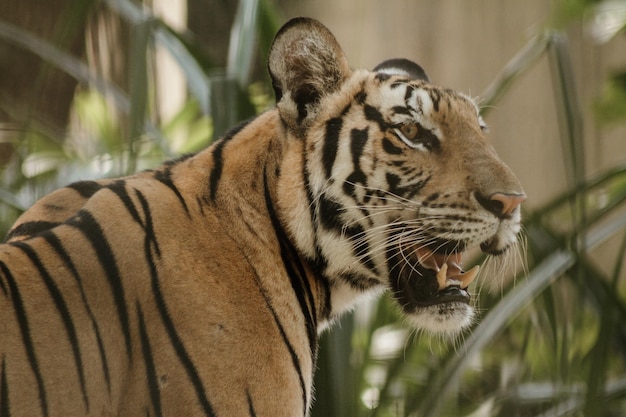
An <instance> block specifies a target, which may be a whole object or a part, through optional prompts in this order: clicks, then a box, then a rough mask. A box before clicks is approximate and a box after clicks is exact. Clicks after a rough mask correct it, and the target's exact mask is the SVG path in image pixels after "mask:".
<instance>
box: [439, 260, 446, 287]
mask: <svg viewBox="0 0 626 417" xmlns="http://www.w3.org/2000/svg"><path fill="white" fill-rule="evenodd" d="M447 274H448V264H443V265H441V269H439V272H437V282H438V283H439V289H440V290H443V289H445V288H446V287H447V286H448V285H447V284H446V281H447V280H448V277H447Z"/></svg>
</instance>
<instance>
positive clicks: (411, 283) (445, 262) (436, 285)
mask: <svg viewBox="0 0 626 417" xmlns="http://www.w3.org/2000/svg"><path fill="white" fill-rule="evenodd" d="M447 247H454V248H455V250H446V249H445V248H447ZM435 248H436V249H435ZM435 248H434V247H433V246H416V247H413V248H411V250H409V251H407V250H406V248H404V249H399V253H398V254H397V255H396V256H397V259H396V260H395V262H396V263H395V265H396V267H395V268H394V269H395V271H394V273H393V274H392V275H393V277H392V286H393V287H394V290H395V291H394V295H395V297H396V298H397V300H398V302H399V303H400V305H401V306H402V307H403V309H404V310H405V311H406V312H407V313H415V312H416V310H419V309H420V308H424V307H430V306H440V307H444V308H445V306H451V305H453V304H454V303H463V304H466V305H467V304H469V303H470V301H471V295H470V293H469V291H468V287H469V286H470V284H471V283H472V282H473V281H474V280H475V279H476V276H477V275H478V271H479V269H480V267H479V266H478V265H476V266H474V267H473V268H471V269H469V270H468V271H465V270H464V269H463V267H462V266H461V265H462V257H463V253H464V248H463V247H462V246H461V245H458V244H455V245H452V244H447V245H441V244H440V245H438V246H435ZM393 281H395V283H394V282H393Z"/></svg>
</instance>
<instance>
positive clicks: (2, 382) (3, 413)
mask: <svg viewBox="0 0 626 417" xmlns="http://www.w3.org/2000/svg"><path fill="white" fill-rule="evenodd" d="M10 412H11V409H10V404H9V383H8V381H7V370H6V363H5V362H4V356H3V357H2V370H0V417H10V414H9V413H10Z"/></svg>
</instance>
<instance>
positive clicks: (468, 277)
mask: <svg viewBox="0 0 626 417" xmlns="http://www.w3.org/2000/svg"><path fill="white" fill-rule="evenodd" d="M479 269H480V266H478V265H476V266H475V267H473V268H472V269H470V270H469V271H467V272H466V273H464V274H462V275H459V276H456V277H455V278H456V279H459V280H460V281H461V283H462V284H461V288H463V289H465V288H467V287H469V285H470V284H471V283H472V281H474V279H476V275H478V270H479Z"/></svg>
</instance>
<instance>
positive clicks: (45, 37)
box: [0, 0, 626, 417]
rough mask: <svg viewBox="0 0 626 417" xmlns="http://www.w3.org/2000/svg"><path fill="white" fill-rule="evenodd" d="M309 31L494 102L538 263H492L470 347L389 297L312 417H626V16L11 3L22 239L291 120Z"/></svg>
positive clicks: (516, 5) (105, 0)
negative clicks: (155, 170)
mask: <svg viewBox="0 0 626 417" xmlns="http://www.w3.org/2000/svg"><path fill="white" fill-rule="evenodd" d="M300 15H305V16H310V17H314V18H317V19H319V20H321V21H322V22H323V23H324V24H325V25H326V26H328V27H329V28H330V30H331V31H332V32H333V33H334V34H335V36H336V37H337V39H338V40H339V42H340V44H341V45H342V46H343V48H344V50H345V52H346V54H347V56H348V58H349V61H350V63H351V65H352V66H353V67H355V68H361V67H363V68H373V67H374V66H375V65H376V64H377V63H379V62H381V61H383V60H385V59H387V58H393V57H405V58H409V59H412V60H414V61H416V62H418V63H420V64H421V65H422V66H423V67H424V68H425V69H426V71H427V73H428V74H429V76H430V78H431V80H432V81H433V82H434V83H436V84H440V85H443V86H446V87H450V88H453V89H456V90H460V91H462V92H465V93H467V94H469V95H471V96H474V97H477V98H478V101H479V103H480V105H481V110H482V112H483V114H484V117H485V119H486V121H487V123H488V124H489V126H490V134H489V135H490V138H491V140H492V142H493V144H494V146H495V147H496V149H497V151H498V153H499V155H500V156H501V158H502V159H503V160H504V161H506V162H507V163H508V164H509V165H510V166H511V168H512V169H513V171H515V172H516V173H517V175H518V177H519V178H520V180H521V182H522V184H523V185H524V187H525V190H526V193H527V194H528V201H527V203H525V207H524V211H525V213H524V217H525V221H524V231H525V233H524V239H523V240H524V241H523V244H522V247H523V250H522V251H521V252H522V253H521V255H520V257H519V259H518V260H517V262H511V263H510V264H507V265H501V264H498V263H496V262H490V260H487V263H486V265H485V267H484V268H483V269H482V271H483V272H482V276H481V277H480V283H479V284H477V286H476V288H475V289H474V290H473V292H474V293H475V295H476V298H477V303H478V306H479V309H480V311H481V318H480V321H479V323H477V324H476V325H475V327H474V329H473V331H472V332H471V333H468V334H467V335H464V336H463V337H461V338H459V339H458V340H455V341H454V343H449V342H448V341H445V340H440V339H438V338H437V337H431V336H429V335H424V334H416V333H415V332H414V331H412V330H411V329H410V328H409V327H408V326H406V325H405V323H404V322H403V321H402V319H401V317H400V315H399V314H398V311H397V310H396V309H395V308H394V307H393V306H392V305H391V304H390V302H389V300H388V299H387V298H386V297H383V298H382V299H380V300H376V301H372V302H370V303H369V304H367V305H365V306H362V307H360V308H358V309H357V311H356V312H355V313H354V314H351V315H347V316H346V317H345V318H344V319H343V320H342V322H341V323H339V324H338V325H337V326H335V327H334V328H333V330H332V331H330V332H327V333H325V334H324V336H323V338H322V341H321V343H322V349H321V353H320V358H319V363H318V368H319V369H318V372H317V376H316V379H317V381H316V398H317V400H316V403H315V406H314V409H313V412H312V416H331V417H332V416H350V417H352V416H355V417H356V416H381V417H382V416H385V417H387V416H389V417H391V416H394V417H395V416H420V417H423V416H472V417H479V416H507V417H514V416H546V417H547V416H624V415H626V267H624V265H623V264H624V261H625V260H626V259H625V258H626V234H625V232H624V229H625V226H626V35H625V31H624V27H625V25H626V1H625V0H613V1H608V0H607V1H593V0H554V1H546V0H526V1H523V2H522V1H519V0H469V1H462V0H440V1H427V0H385V1H381V0H358V1H356V0H352V1H349V0H341V1H338V0H316V1H313V0H295V1H294V0H290V1H288V0H274V1H272V0H248V1H247V0H240V1H232V0H144V1H143V2H140V1H135V0H2V1H1V2H0V173H1V178H0V236H4V235H5V233H6V231H7V230H8V228H9V227H10V225H11V223H12V222H13V221H14V220H15V219H16V218H17V216H18V215H19V214H20V213H21V212H23V210H25V209H26V208H27V207H29V206H30V205H31V204H32V203H33V202H34V201H36V200H37V199H38V198H39V197H41V196H43V195H44V194H46V193H48V192H50V191H52V190H53V189H55V188H58V187H60V186H63V185H65V184H67V183H69V182H71V181H75V180H79V179H91V178H100V177H113V176H120V175H125V174H128V173H132V172H135V171H137V170H140V169H145V168H150V167H154V166H156V165H158V164H159V163H160V162H161V161H163V160H164V159H166V158H170V157H173V156H175V155H178V154H181V153H186V152H194V151H197V150H200V149H202V148H204V147H206V146H207V145H208V144H209V143H210V142H211V141H212V140H213V139H214V138H217V137H219V135H220V134H222V133H223V132H224V131H225V130H226V129H228V127H230V126H232V125H234V124H235V123H237V121H239V120H242V119H245V118H248V117H250V116H252V115H254V114H257V113H259V112H261V111H263V110H265V109H267V108H269V107H271V106H272V105H273V97H272V93H271V89H270V88H269V79H268V77H267V75H266V70H265V59H266V55H267V50H268V47H269V45H270V43H271V40H272V37H273V35H274V33H275V32H276V30H277V29H278V28H279V27H280V26H281V25H282V23H284V22H285V21H286V20H287V19H288V18H290V17H294V16H300ZM522 258H525V261H524V262H521V261H520V259H522ZM477 261H480V259H477Z"/></svg>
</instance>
